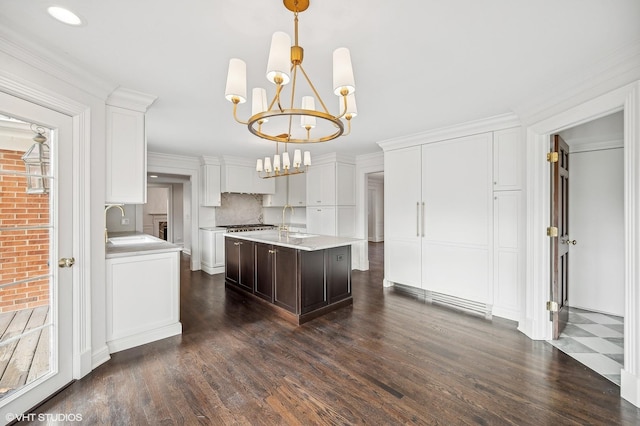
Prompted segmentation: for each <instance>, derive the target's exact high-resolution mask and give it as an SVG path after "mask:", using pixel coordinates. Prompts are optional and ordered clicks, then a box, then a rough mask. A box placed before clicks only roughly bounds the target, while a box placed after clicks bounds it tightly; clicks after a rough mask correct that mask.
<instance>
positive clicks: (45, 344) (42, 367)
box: [27, 307, 51, 383]
mask: <svg viewBox="0 0 640 426" xmlns="http://www.w3.org/2000/svg"><path fill="white" fill-rule="evenodd" d="M49 319H50V312H49V309H48V307H47V309H46V317H45V320H44V324H47V323H48V322H49ZM50 349H51V328H50V327H46V328H43V329H42V331H40V336H39V337H38V345H37V346H36V350H35V353H34V355H33V360H32V362H31V367H30V368H29V374H28V376H27V383H30V382H32V381H34V380H36V379H38V378H39V377H42V376H43V375H45V374H47V373H48V372H49V371H50V368H51V359H50V355H51V350H50Z"/></svg>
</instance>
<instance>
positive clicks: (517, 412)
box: [36, 243, 640, 425]
mask: <svg viewBox="0 0 640 426" xmlns="http://www.w3.org/2000/svg"><path fill="white" fill-rule="evenodd" d="M370 247H371V248H370V253H371V257H372V262H371V269H370V270H369V271H367V272H359V271H354V272H353V294H354V303H353V306H351V307H346V308H343V309H340V310H338V311H335V312H332V313H329V314H327V315H326V316H324V317H321V318H317V319H314V320H312V321H310V322H309V323H306V324H304V325H302V326H299V327H296V326H293V325H291V324H290V323H288V322H285V321H284V320H281V319H278V318H277V317H275V316H274V315H272V314H269V313H268V312H267V311H266V310H265V309H264V308H263V307H262V306H261V304H259V303H255V302H252V301H249V300H246V299H244V298H243V297H242V296H241V295H239V294H237V293H236V292H232V291H226V292H225V289H224V282H223V276H222V275H216V276H209V275H207V274H206V273H203V272H190V271H188V269H187V262H186V260H185V261H184V262H183V272H182V292H181V293H182V301H181V305H182V310H181V320H182V323H183V327H184V333H183V335H182V336H179V337H173V338H169V339H165V340H162V341H159V342H155V343H152V344H148V345H145V346H141V347H138V348H133V349H129V350H126V351H123V352H119V353H116V354H114V355H113V357H112V359H111V360H110V361H109V362H107V363H105V364H104V365H102V366H100V367H98V368H97V369H96V370H94V371H93V372H92V373H91V374H89V375H88V376H87V377H85V378H83V379H82V380H79V381H77V382H75V383H73V384H72V385H71V386H69V387H68V388H66V389H65V390H63V391H62V392H61V393H59V394H58V395H56V396H55V397H54V398H52V399H51V400H49V401H48V402H46V403H45V404H44V405H42V406H41V407H39V408H38V409H37V410H36V412H38V413H80V414H82V416H83V424H114V425H115V424H117V425H144V424H151V425H159V424H163V425H171V424H186V425H191V424H207V425H208V424H214V425H218V424H264V425H271V424H276V425H280V424H293V425H310V424H365V423H366V424H374V425H392V424H406V423H413V424H443V425H450V424H481V425H502V424H515V425H529V424H530V425H560V424H562V425H565V424H575V425H583V424H598V425H600V424H602V425H605V424H606V425H612V424H629V425H632V424H640V410H638V409H637V408H636V407H634V406H633V405H631V404H629V403H628V402H626V401H624V400H622V399H621V398H620V396H619V393H620V390H619V388H618V387H617V386H616V385H614V384H613V383H611V382H610V381H609V380H607V379H605V378H604V377H601V376H600V375H598V374H596V373H595V372H593V371H591V370H589V369H587V368H586V367H584V366H583V365H582V364H580V363H579V362H577V361H575V360H574V359H572V358H571V357H569V356H567V355H565V354H564V353H562V352H560V351H559V350H557V349H556V348H554V347H553V346H551V345H549V344H547V343H545V342H539V341H532V340H530V339H528V338H527V337H526V336H524V335H523V334H521V333H520V332H518V331H516V328H515V327H516V325H515V323H513V322H510V321H506V320H500V319H494V320H492V321H488V320H485V319H484V318H480V317H476V316H471V315H467V314H464V313H460V312H456V311H453V310H449V309H447V308H444V307H439V306H435V305H429V304H425V303H423V302H421V301H418V300H415V299H412V298H411V297H408V296H406V295H403V294H401V293H399V292H395V291H394V290H393V289H384V288H382V277H383V273H382V265H383V262H382V243H372V244H370Z"/></svg>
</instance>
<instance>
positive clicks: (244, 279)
mask: <svg viewBox="0 0 640 426" xmlns="http://www.w3.org/2000/svg"><path fill="white" fill-rule="evenodd" d="M255 260H256V255H255V243H254V242H252V241H242V240H240V278H239V279H238V285H239V286H240V287H242V288H243V289H245V290H247V291H250V292H252V293H253V283H254V281H255V278H254V274H255V271H256V266H255Z"/></svg>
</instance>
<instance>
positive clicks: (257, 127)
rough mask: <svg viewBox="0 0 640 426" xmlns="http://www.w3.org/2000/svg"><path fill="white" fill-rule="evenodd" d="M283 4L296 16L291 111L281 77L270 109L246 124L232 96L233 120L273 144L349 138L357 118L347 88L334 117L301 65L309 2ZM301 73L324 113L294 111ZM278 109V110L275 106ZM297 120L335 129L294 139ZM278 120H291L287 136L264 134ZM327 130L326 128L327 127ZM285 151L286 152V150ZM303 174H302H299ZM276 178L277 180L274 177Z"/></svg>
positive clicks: (285, 0) (276, 80)
mask: <svg viewBox="0 0 640 426" xmlns="http://www.w3.org/2000/svg"><path fill="white" fill-rule="evenodd" d="M283 3H284V5H285V7H286V8H287V9H289V10H290V11H292V12H293V14H294V33H295V42H294V45H293V46H291V69H290V71H291V73H292V85H291V99H290V107H289V108H283V106H282V99H281V92H282V89H283V87H284V84H283V79H282V77H280V76H278V77H276V78H274V83H275V84H276V93H275V95H274V97H273V99H272V100H271V102H270V103H269V106H268V109H267V110H266V111H263V112H259V113H256V114H254V115H252V116H251V117H249V119H248V120H247V121H243V120H241V119H240V118H239V117H238V111H237V110H238V104H239V103H242V102H243V101H244V100H243V99H241V98H240V97H238V96H233V97H231V98H230V99H229V100H230V101H231V102H232V103H233V117H234V119H235V120H236V121H237V122H238V123H240V124H245V125H247V127H248V129H249V131H250V132H251V133H252V134H254V135H256V136H258V137H260V138H262V139H267V140H271V141H274V142H282V143H285V144H287V143H297V144H302V143H318V142H327V141H330V140H333V139H336V138H338V137H340V136H347V135H349V134H350V133H351V119H352V118H353V117H354V116H355V113H354V114H352V113H348V112H347V111H348V107H349V103H348V96H349V90H348V89H347V88H342V89H340V96H341V97H342V102H341V104H342V105H343V111H342V113H341V114H340V115H337V116H336V115H332V114H331V113H330V112H329V110H328V108H327V106H326V105H325V103H324V101H323V100H322V97H321V96H320V94H319V93H318V91H317V90H316V88H315V86H314V85H313V83H312V82H311V79H310V78H309V76H308V74H307V72H306V71H305V69H304V67H303V66H302V61H303V57H304V49H303V48H302V47H301V46H300V45H299V44H298V13H300V12H303V11H305V10H306V9H307V8H308V7H309V0H283ZM298 70H300V72H301V73H302V75H303V76H304V79H305V80H306V81H307V83H308V85H309V87H310V88H311V90H312V91H313V93H314V95H315V96H316V98H317V99H318V101H319V102H320V105H321V106H322V111H318V110H313V109H302V108H294V107H293V105H294V99H295V95H296V84H297V79H298ZM276 105H277V108H274V106H276ZM298 116H307V117H314V118H316V119H319V120H324V121H326V122H329V123H330V125H331V127H332V128H333V129H335V131H332V132H330V133H328V134H324V135H321V136H318V137H314V138H312V137H311V129H312V126H309V125H305V126H304V128H305V129H306V131H307V135H306V136H307V137H306V138H299V137H298V138H296V137H293V136H292V128H293V125H294V124H293V119H294V117H298ZM276 117H286V119H288V132H287V133H280V134H269V133H266V132H265V131H263V126H262V125H263V124H264V123H265V122H266V121H268V120H269V119H270V118H276ZM342 118H344V119H345V120H346V121H347V132H346V133H345V125H344V123H343V122H342ZM325 127H327V126H325ZM285 150H286V148H285ZM293 173H294V172H289V174H293ZM296 173H303V172H296ZM271 177H275V176H271Z"/></svg>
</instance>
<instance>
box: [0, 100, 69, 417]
mask: <svg viewBox="0 0 640 426" xmlns="http://www.w3.org/2000/svg"><path fill="white" fill-rule="evenodd" d="M72 129H73V127H72V119H71V117H68V116H65V115H63V114H60V113H57V112H55V111H52V110H49V109H47V108H43V107H40V106H38V105H35V104H32V103H30V102H26V101H24V100H21V99H18V98H15V97H13V96H10V95H7V94H4V93H1V92H0V420H2V419H4V420H6V421H11V420H12V419H15V418H16V417H17V418H19V416H20V415H21V414H22V413H24V412H25V410H28V409H30V408H32V407H34V406H35V405H37V404H38V403H39V402H41V401H43V400H44V399H46V398H47V397H48V396H49V395H51V394H52V393H54V392H55V391H56V390H58V389H60V388H61V387H62V386H64V385H65V384H67V383H69V382H70V381H71V379H72V368H73V332H72V312H71V311H72V307H73V304H72V294H73V287H72V282H73V274H72V272H71V269H70V268H66V266H71V265H72V264H73V260H72V259H73V258H69V260H67V261H66V262H67V263H64V262H63V263H60V262H59V261H58V256H59V255H60V254H66V255H70V253H72V252H73V232H72V229H73V228H72V204H73V197H72V190H71V188H72V170H71V169H72V167H71V164H72V140H73V139H72ZM60 260H61V261H62V260H64V259H60ZM59 266H65V268H62V267H59Z"/></svg>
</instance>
